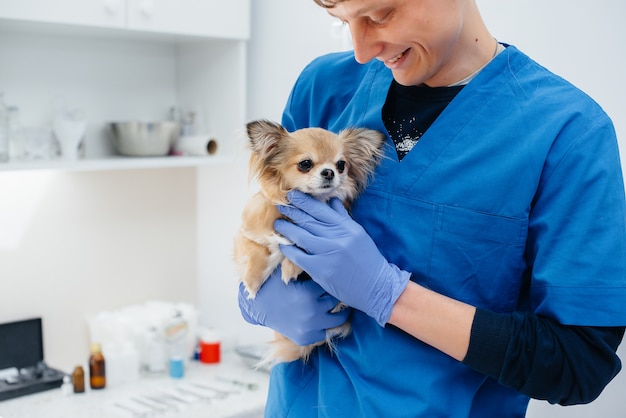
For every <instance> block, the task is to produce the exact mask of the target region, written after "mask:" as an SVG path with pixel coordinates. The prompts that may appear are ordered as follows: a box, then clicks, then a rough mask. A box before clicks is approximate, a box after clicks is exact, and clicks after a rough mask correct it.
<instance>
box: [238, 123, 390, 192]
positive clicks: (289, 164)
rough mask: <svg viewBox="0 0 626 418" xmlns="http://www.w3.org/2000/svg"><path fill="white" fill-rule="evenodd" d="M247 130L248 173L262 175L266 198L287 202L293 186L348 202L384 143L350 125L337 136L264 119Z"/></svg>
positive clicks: (378, 135)
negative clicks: (291, 130)
mask: <svg viewBox="0 0 626 418" xmlns="http://www.w3.org/2000/svg"><path fill="white" fill-rule="evenodd" d="M247 131H248V137H249V139H250V148H251V149H252V155H251V157H250V175H251V176H253V177H256V178H258V180H259V183H260V185H261V189H262V191H263V193H264V194H265V196H266V197H267V198H268V199H270V200H271V201H272V202H274V203H283V204H284V203H287V202H286V195H287V192H288V191H289V190H293V189H297V190H300V191H302V192H304V193H308V194H310V195H312V196H314V197H315V198H317V199H319V200H323V201H326V200H328V199H330V198H331V197H338V198H340V199H341V200H343V201H344V202H346V203H348V204H349V203H350V202H351V201H352V200H353V199H354V198H355V197H356V196H357V194H358V193H359V192H360V191H361V190H362V188H363V187H365V185H366V183H367V180H368V178H369V176H370V175H371V174H372V172H373V171H374V168H376V165H377V164H378V163H379V162H380V159H381V157H382V147H383V144H384V141H385V136H384V135H383V134H381V133H380V132H378V131H374V130H370V129H363V128H351V129H346V130H344V131H342V132H340V133H339V134H338V135H337V134H334V133H332V132H330V131H328V130H325V129H321V128H306V129H300V130H297V131H295V132H292V133H289V132H287V130H286V129H285V128H283V127H282V126H281V125H279V124H277V123H274V122H270V121H266V120H259V121H253V122H250V123H248V125H247Z"/></svg>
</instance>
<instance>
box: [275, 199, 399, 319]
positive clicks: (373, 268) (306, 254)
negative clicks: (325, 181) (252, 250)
mask: <svg viewBox="0 0 626 418" xmlns="http://www.w3.org/2000/svg"><path fill="white" fill-rule="evenodd" d="M287 197H288V198H289V201H290V202H291V205H289V206H278V210H279V211H280V212H281V213H282V214H283V215H285V216H287V217H288V218H289V219H291V220H292V221H293V223H291V222H289V221H286V220H284V219H279V220H277V221H276V222H275V223H274V228H275V229H276V231H277V232H278V233H280V234H282V235H284V236H285V237H286V238H287V239H289V240H290V241H291V242H293V243H294V244H295V245H281V247H280V248H281V251H282V252H283V254H284V255H285V256H286V257H287V258H289V259H290V260H291V261H293V262H294V263H295V264H296V265H298V266H299V267H301V268H302V269H303V270H305V271H306V272H307V273H308V274H309V275H310V276H311V277H312V278H313V280H315V281H316V282H317V283H319V285H320V286H322V287H323V288H324V289H325V290H326V291H327V292H328V293H330V294H331V295H333V296H335V297H336V298H337V299H339V300H341V301H342V302H343V303H345V304H347V305H349V306H351V307H353V308H356V309H358V310H360V311H363V312H365V313H366V314H368V315H369V316H371V317H372V318H374V319H375V320H376V321H377V322H378V323H379V324H380V326H385V324H386V323H387V321H389V317H390V316H391V310H392V308H393V305H394V303H395V302H396V300H397V299H398V297H399V296H400V294H401V293H402V292H403V291H404V289H405V288H406V285H407V283H408V282H409V279H410V277H411V274H410V273H408V272H406V271H403V270H400V269H399V268H398V267H397V266H395V265H394V264H391V263H389V262H388V261H387V260H386V259H385V257H383V255H382V254H381V253H380V251H379V250H378V248H377V247H376V244H375V243H374V241H373V240H372V239H371V238H370V236H369V235H368V234H367V232H365V230H364V229H363V227H362V226H361V225H359V224H358V223H357V222H356V221H354V220H353V219H352V218H351V217H350V215H349V214H348V212H347V211H346V209H345V208H344V206H343V204H342V203H341V202H340V201H339V199H331V201H330V202H329V204H325V203H322V202H320V201H318V200H316V199H314V198H312V197H311V196H308V195H306V194H304V193H301V192H297V191H296V192H289V194H288V196H287Z"/></svg>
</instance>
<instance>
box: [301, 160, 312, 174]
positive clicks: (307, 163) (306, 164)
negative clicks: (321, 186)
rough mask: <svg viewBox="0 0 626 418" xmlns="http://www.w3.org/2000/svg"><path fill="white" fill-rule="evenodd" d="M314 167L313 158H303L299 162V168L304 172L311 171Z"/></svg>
mask: <svg viewBox="0 0 626 418" xmlns="http://www.w3.org/2000/svg"><path fill="white" fill-rule="evenodd" d="M312 168H313V161H311V160H302V161H300V162H299V163H298V170H300V171H302V172H303V173H307V172H309V171H311V169H312Z"/></svg>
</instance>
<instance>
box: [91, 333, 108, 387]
mask: <svg viewBox="0 0 626 418" xmlns="http://www.w3.org/2000/svg"><path fill="white" fill-rule="evenodd" d="M105 386H106V371H105V365H104V356H103V355H102V346H101V345H100V344H97V343H94V344H91V356H90V357H89V387H91V388H92V389H104V387H105Z"/></svg>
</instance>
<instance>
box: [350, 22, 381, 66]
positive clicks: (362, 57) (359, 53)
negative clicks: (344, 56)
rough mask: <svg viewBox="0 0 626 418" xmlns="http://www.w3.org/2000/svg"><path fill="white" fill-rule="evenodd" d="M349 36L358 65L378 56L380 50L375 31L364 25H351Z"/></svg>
mask: <svg viewBox="0 0 626 418" xmlns="http://www.w3.org/2000/svg"><path fill="white" fill-rule="evenodd" d="M350 35H351V36H352V45H353V47H354V59H356V61H357V62H358V63H360V64H365V63H368V62H370V61H371V60H373V59H374V58H376V57H377V56H378V54H379V53H380V51H381V49H382V48H381V43H380V42H379V41H378V39H377V36H376V32H375V30H373V29H372V28H369V27H367V25H366V24H362V23H351V24H350Z"/></svg>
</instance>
